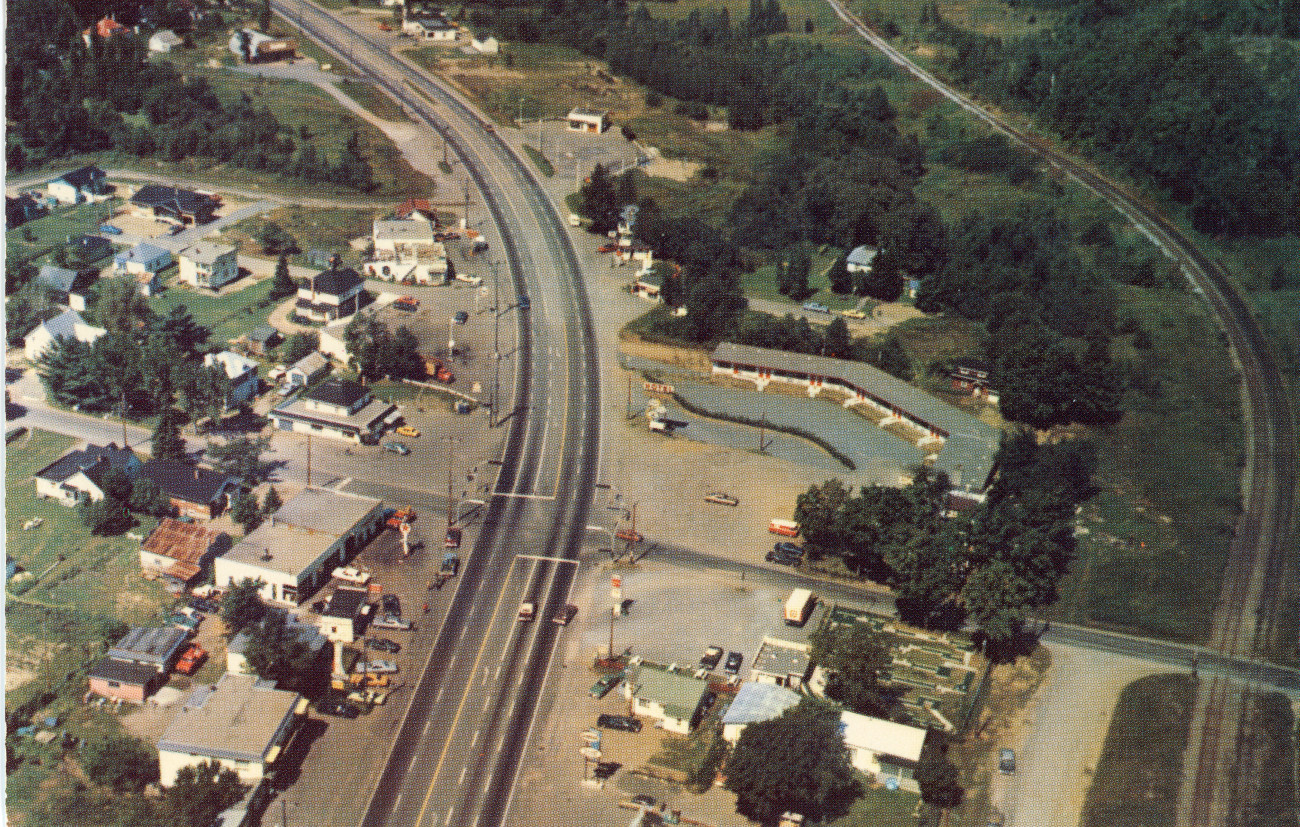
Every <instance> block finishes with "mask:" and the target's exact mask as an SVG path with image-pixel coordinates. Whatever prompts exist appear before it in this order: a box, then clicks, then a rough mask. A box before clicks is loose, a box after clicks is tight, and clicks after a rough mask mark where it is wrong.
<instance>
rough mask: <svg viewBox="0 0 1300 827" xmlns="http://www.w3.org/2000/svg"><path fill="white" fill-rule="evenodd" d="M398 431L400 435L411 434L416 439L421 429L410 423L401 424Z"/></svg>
mask: <svg viewBox="0 0 1300 827" xmlns="http://www.w3.org/2000/svg"><path fill="white" fill-rule="evenodd" d="M397 433H398V435H399V436H409V437H410V438H411V439H415V438H416V437H418V436H419V435H420V429H419V428H413V427H411V426H410V425H400V426H398V428H397Z"/></svg>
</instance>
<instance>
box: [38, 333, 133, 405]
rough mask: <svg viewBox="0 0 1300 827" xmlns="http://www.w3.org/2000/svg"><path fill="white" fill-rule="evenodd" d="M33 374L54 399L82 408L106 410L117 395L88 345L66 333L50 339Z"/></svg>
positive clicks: (115, 399)
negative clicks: (105, 379) (107, 381)
mask: <svg viewBox="0 0 1300 827" xmlns="http://www.w3.org/2000/svg"><path fill="white" fill-rule="evenodd" d="M36 373H37V375H38V376H40V378H41V382H42V383H44V385H45V389H46V391H47V392H49V394H50V396H51V397H53V399H54V401H55V402H58V403H59V404H60V405H65V406H67V407H70V408H76V409H77V410H83V411H106V410H108V409H110V408H111V407H113V404H114V403H115V402H116V401H117V397H116V396H115V394H114V393H113V389H112V388H111V387H109V385H108V383H106V382H105V381H104V378H103V376H101V375H100V372H99V370H98V366H97V363H96V361H95V358H94V355H93V353H92V352H91V347H90V345H88V344H86V343H85V342H82V341H79V340H77V339H73V338H71V337H67V336H59V337H57V338H55V339H54V341H52V342H51V343H50V344H49V346H48V347H46V348H45V352H44V353H42V354H41V356H40V358H39V359H37V360H36Z"/></svg>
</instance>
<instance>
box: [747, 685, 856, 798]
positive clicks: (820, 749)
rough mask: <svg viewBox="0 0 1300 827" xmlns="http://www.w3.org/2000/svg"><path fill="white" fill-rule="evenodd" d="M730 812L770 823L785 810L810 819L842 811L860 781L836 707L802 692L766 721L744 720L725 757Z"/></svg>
mask: <svg viewBox="0 0 1300 827" xmlns="http://www.w3.org/2000/svg"><path fill="white" fill-rule="evenodd" d="M726 786H727V789H728V790H730V791H731V792H733V793H735V794H736V812H738V813H740V814H741V815H742V816H744V817H746V818H748V819H751V820H753V821H757V822H760V823H763V824H774V823H776V820H777V819H778V818H779V817H780V815H781V814H782V813H784V812H786V811H794V812H798V813H803V814H804V816H805V817H807V818H808V819H809V820H810V821H812V822H818V821H830V820H833V819H835V818H838V817H840V816H843V815H844V814H845V813H847V812H848V809H849V806H850V805H851V804H852V802H853V799H855V798H856V797H857V796H858V795H860V794H861V785H860V782H859V781H858V779H857V776H856V775H855V772H854V769H853V765H852V764H851V763H850V762H849V751H848V748H847V747H846V746H845V745H844V735H843V734H842V732H841V730H840V710H839V708H838V707H837V706H835V705H834V704H831V703H827V702H826V701H819V700H815V699H813V698H805V699H804V700H802V701H800V702H799V704H798V705H797V706H794V707H791V708H790V709H787V710H786V711H785V712H784V713H782V714H781V715H780V716H779V717H777V718H774V719H772V720H770V721H760V722H759V723H754V724H750V725H749V726H747V727H745V730H744V731H743V732H742V733H741V734H740V740H739V741H737V742H736V747H735V749H734V750H733V751H732V753H731V757H730V758H729V759H728V760H727V783H726Z"/></svg>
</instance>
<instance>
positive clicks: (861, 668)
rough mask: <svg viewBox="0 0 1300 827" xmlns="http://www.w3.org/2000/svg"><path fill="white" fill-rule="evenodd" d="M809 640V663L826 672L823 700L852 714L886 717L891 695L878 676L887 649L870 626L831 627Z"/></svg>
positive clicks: (818, 632)
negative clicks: (838, 703) (835, 703)
mask: <svg viewBox="0 0 1300 827" xmlns="http://www.w3.org/2000/svg"><path fill="white" fill-rule="evenodd" d="M809 639H810V640H811V641H812V652H811V655H810V657H811V658H812V661H813V662H814V663H816V664H818V665H820V666H821V667H823V668H824V669H825V670H826V672H827V682H826V697H828V698H830V699H832V700H835V701H839V702H840V703H842V704H844V705H845V706H847V707H848V708H849V709H852V710H853V711H854V712H861V713H862V714H864V715H872V716H875V717H877V718H887V717H889V713H890V711H891V709H892V707H893V705H894V698H893V695H894V693H893V692H891V691H890V690H888V689H886V688H885V687H884V686H882V685H881V682H880V673H881V672H882V671H884V670H885V669H886V668H887V667H888V666H889V649H888V645H887V644H885V643H883V642H882V641H881V640H880V638H879V635H878V634H877V633H876V632H875V631H873V630H872V629H871V627H869V626H868V625H867V624H865V623H854V624H851V625H839V624H833V625H828V626H824V627H822V628H821V629H818V630H817V631H816V632H813V634H812V635H811V636H810V638H809Z"/></svg>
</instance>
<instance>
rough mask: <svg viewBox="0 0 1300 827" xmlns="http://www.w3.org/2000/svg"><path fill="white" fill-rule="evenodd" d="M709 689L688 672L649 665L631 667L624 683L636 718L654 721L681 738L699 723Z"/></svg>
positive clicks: (706, 682) (624, 694)
mask: <svg viewBox="0 0 1300 827" xmlns="http://www.w3.org/2000/svg"><path fill="white" fill-rule="evenodd" d="M708 689H709V683H708V681H706V680H703V679H702V678H697V677H695V676H694V675H693V674H692V673H691V672H690V671H689V670H688V671H686V672H677V671H673V670H670V669H669V668H667V667H664V666H658V665H656V664H650V663H641V664H638V665H637V666H634V667H632V668H631V669H629V670H628V676H627V678H626V679H625V680H624V681H623V696H624V697H625V698H627V700H629V701H631V702H632V713H633V714H634V715H646V716H648V717H651V718H654V719H655V720H657V721H659V722H660V726H662V727H663V728H664V729H665V730H667V731H669V732H675V733H677V734H679V735H689V734H690V732H691V729H692V728H694V726H695V725H696V724H697V723H699V713H700V701H701V700H703V698H704V693H705V692H707V691H708Z"/></svg>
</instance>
